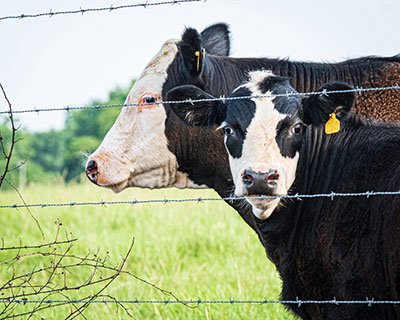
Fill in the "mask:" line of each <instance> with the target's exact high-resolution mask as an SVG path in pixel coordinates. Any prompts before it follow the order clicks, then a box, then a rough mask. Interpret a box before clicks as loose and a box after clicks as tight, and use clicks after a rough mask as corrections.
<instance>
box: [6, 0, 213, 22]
mask: <svg viewBox="0 0 400 320" xmlns="http://www.w3.org/2000/svg"><path fill="white" fill-rule="evenodd" d="M206 1H207V0H172V1H159V2H148V1H146V2H142V3H136V4H125V5H120V6H115V7H114V6H113V5H111V6H109V7H99V8H87V9H85V8H82V7H80V8H79V10H78V9H77V10H64V11H53V10H50V11H49V12H42V13H34V14H24V13H22V14H19V15H14V16H4V17H0V21H1V20H10V19H24V18H39V17H45V16H48V17H50V18H51V17H53V16H57V15H66V14H77V13H80V14H82V15H83V14H84V13H86V12H101V11H108V12H112V11H115V10H119V9H127V8H138V7H142V8H145V9H146V8H147V7H154V6H161V5H168V4H170V5H174V4H181V3H186V2H206Z"/></svg>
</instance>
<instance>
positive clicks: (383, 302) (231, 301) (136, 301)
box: [0, 297, 400, 307]
mask: <svg viewBox="0 0 400 320" xmlns="http://www.w3.org/2000/svg"><path fill="white" fill-rule="evenodd" d="M0 303H17V304H28V303H31V304H58V303H77V304H78V303H79V304H80V303H90V304H108V303H114V304H115V303H118V304H163V305H169V304H170V305H172V304H183V305H201V304H224V305H234V304H255V305H265V304H293V305H297V306H298V307H301V306H302V305H306V304H334V305H343V304H347V305H349V304H359V305H366V306H368V307H372V305H398V304H400V301H398V300H375V299H373V298H372V299H369V298H368V297H367V298H365V300H336V299H335V298H334V299H332V300H301V299H296V300H268V299H260V300H253V299H251V300H235V299H226V300H218V299H216V300H208V299H188V300H180V299H177V300H170V299H164V300H139V299H132V300H116V299H95V300H79V299H78V300H74V299H70V300H46V299H43V300H29V299H15V300H9V299H0Z"/></svg>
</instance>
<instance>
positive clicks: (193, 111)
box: [169, 71, 354, 219]
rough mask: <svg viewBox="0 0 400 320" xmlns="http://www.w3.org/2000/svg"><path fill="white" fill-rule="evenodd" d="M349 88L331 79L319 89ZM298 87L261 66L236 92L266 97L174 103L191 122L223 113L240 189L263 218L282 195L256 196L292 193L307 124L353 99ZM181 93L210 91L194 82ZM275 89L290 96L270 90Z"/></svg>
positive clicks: (343, 107)
mask: <svg viewBox="0 0 400 320" xmlns="http://www.w3.org/2000/svg"><path fill="white" fill-rule="evenodd" d="M349 88H350V87H349V86H348V85H346V84H342V83H332V84H328V85H325V86H324V87H322V88H321V89H320V90H321V92H323V91H324V90H328V91H330V90H341V89H349ZM196 91H197V93H196ZM185 92H186V93H185ZM294 92H295V91H294V89H293V88H292V87H291V86H290V85H289V82H288V80H287V79H285V78H282V77H277V76H274V75H273V74H272V73H271V72H268V71H257V72H252V73H250V79H249V82H248V83H246V84H244V85H242V86H240V87H238V88H237V89H236V90H235V91H234V92H233V94H232V95H231V97H242V96H265V97H263V98H252V99H244V100H229V101H228V102H227V104H226V105H225V104H223V103H222V102H207V103H204V104H200V105H198V106H196V105H193V106H191V104H184V105H178V104H177V105H173V106H172V108H173V109H174V111H175V112H176V113H177V115H178V116H180V117H181V118H182V119H183V120H184V121H186V123H188V124H191V125H210V124H212V123H217V122H219V121H220V119H224V120H223V121H222V123H221V125H220V128H221V129H223V130H224V133H225V146H226V149H227V151H228V153H229V163H230V167H231V171H232V175H233V179H234V183H235V195H237V196H245V197H246V199H247V201H248V202H249V203H250V204H251V205H252V207H253V213H254V214H255V215H256V216H257V217H258V218H260V219H266V218H268V217H269V216H270V215H271V214H272V212H273V211H274V210H275V209H276V208H277V207H278V206H279V205H280V204H281V203H282V202H281V201H280V199H277V198H275V199H256V198H255V197H254V196H259V195H286V194H288V192H289V190H290V187H291V186H292V184H293V182H294V180H295V178H296V171H297V165H298V160H299V156H300V153H301V149H302V145H303V143H305V139H304V135H305V131H306V130H308V129H307V126H309V125H314V126H321V125H322V124H324V123H325V122H326V120H327V119H328V118H329V115H330V114H331V113H332V112H335V113H336V114H337V115H338V118H339V119H340V118H342V117H343V116H344V115H345V114H346V113H347V112H348V111H349V110H350V108H351V106H352V105H353V103H354V95H353V94H352V93H343V94H332V95H331V96H325V95H321V96H310V97H307V98H303V99H301V98H300V97H299V96H295V95H290V93H294ZM177 93H178V94H179V95H180V96H181V97H186V98H191V99H193V97H197V98H206V97H210V96H209V95H205V93H201V91H200V90H199V89H196V88H194V87H193V86H181V87H178V88H176V89H174V90H172V91H171V92H170V93H169V96H171V97H174V95H175V94H177ZM287 93H288V94H287ZM274 94H285V96H278V97H273V96H269V95H274ZM286 94H287V95H286Z"/></svg>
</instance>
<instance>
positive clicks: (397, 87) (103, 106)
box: [0, 85, 400, 114]
mask: <svg viewBox="0 0 400 320" xmlns="http://www.w3.org/2000/svg"><path fill="white" fill-rule="evenodd" d="M388 90H400V85H395V86H389V87H375V88H361V87H360V88H355V89H347V90H332V91H326V90H324V91H313V92H288V93H280V94H268V95H257V96H240V97H225V96H220V97H219V98H207V99H186V100H171V101H168V100H167V101H156V102H151V103H119V104H96V105H91V106H64V107H48V108H46V107H33V108H27V109H21V110H14V111H13V112H14V113H38V114H39V113H40V112H49V111H71V110H87V109H93V110H101V109H107V108H121V107H122V108H126V107H140V106H146V105H154V104H158V105H161V104H168V103H170V104H182V103H190V104H192V105H193V104H194V103H201V102H211V101H224V102H225V101H230V100H249V99H263V98H275V97H289V96H312V95H318V96H321V95H323V96H326V95H329V94H338V93H349V92H355V93H362V92H371V91H388ZM7 113H9V111H6V110H2V111H0V114H7Z"/></svg>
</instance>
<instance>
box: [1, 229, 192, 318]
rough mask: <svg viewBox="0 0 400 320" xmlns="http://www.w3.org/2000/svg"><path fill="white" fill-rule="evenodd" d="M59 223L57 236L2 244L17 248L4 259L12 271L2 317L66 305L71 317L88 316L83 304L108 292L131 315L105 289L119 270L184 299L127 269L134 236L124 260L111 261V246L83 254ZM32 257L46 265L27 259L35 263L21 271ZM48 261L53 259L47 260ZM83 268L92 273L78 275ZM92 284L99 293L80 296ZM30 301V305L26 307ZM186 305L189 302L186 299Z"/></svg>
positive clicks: (6, 284)
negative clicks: (63, 235) (38, 241)
mask: <svg viewBox="0 0 400 320" xmlns="http://www.w3.org/2000/svg"><path fill="white" fill-rule="evenodd" d="M60 226H62V224H61V223H60V222H58V229H57V232H56V236H55V238H54V241H53V242H46V243H43V244H35V245H24V244H23V243H22V240H20V241H19V244H18V245H15V246H8V247H6V246H5V245H4V241H2V248H0V249H1V250H2V252H7V250H9V251H10V252H14V254H13V257H12V258H10V259H8V260H6V261H3V262H2V265H3V268H4V267H6V266H7V265H8V268H10V271H11V272H9V274H10V276H9V279H8V280H6V281H5V282H3V283H2V281H0V295H1V296H0V301H1V304H0V306H1V307H0V319H5V318H7V319H8V318H24V319H30V318H33V317H38V318H40V315H41V314H42V313H43V312H44V311H45V310H47V309H50V308H58V307H61V306H66V305H70V306H71V307H70V310H69V311H68V312H69V314H68V315H67V318H68V319H74V318H76V317H78V316H81V317H82V318H83V319H86V316H85V315H84V313H85V310H86V309H87V308H88V307H90V305H92V304H93V303H92V302H94V301H96V299H99V297H107V298H109V299H110V300H112V301H114V302H115V307H116V308H117V311H116V312H118V309H119V308H121V309H123V310H124V311H125V312H126V314H127V316H132V314H131V313H130V312H129V308H128V307H127V306H125V305H124V302H121V301H119V300H118V299H116V298H115V297H112V296H110V295H109V294H107V292H106V290H107V288H109V287H110V286H111V284H112V283H113V282H114V281H115V280H116V279H117V278H118V277H119V276H121V275H126V276H129V277H130V278H132V279H135V280H137V281H140V282H142V283H143V284H145V285H148V286H150V287H152V288H154V289H156V290H157V291H159V292H161V293H162V294H164V295H167V296H169V297H171V298H173V299H174V300H175V301H176V302H178V301H181V300H180V299H179V298H177V297H176V296H175V295H174V294H173V293H172V292H171V291H167V290H165V289H162V288H160V287H158V286H157V285H155V284H153V283H151V282H149V281H148V280H145V279H143V278H140V277H139V276H136V275H135V274H133V273H131V272H130V271H128V270H124V267H125V266H126V262H127V260H128V258H129V256H130V254H131V252H132V249H133V245H134V239H132V242H131V244H130V246H129V248H128V250H127V252H126V254H125V255H124V256H122V257H121V261H120V262H119V263H116V264H115V265H112V264H110V259H109V254H108V252H107V253H106V254H105V255H101V254H100V253H99V251H96V252H94V253H87V254H85V255H83V256H80V255H77V254H74V253H72V246H73V245H74V244H75V243H76V241H77V239H75V238H69V237H68V235H66V239H59V234H60V232H59V231H60V230H59V229H60ZM30 258H40V259H41V263H42V264H44V266H36V265H34V264H33V263H32V262H29V265H31V266H32V265H34V266H33V267H32V268H31V269H30V270H28V271H27V272H23V273H18V269H19V267H18V266H19V265H20V264H21V263H22V262H23V261H25V260H26V259H30ZM48 259H50V261H49V260H48ZM34 261H36V260H34ZM48 262H49V264H46V263H48ZM26 265H28V264H26ZM82 273H88V276H87V277H86V278H84V279H83V280H80V279H82V276H79V274H82ZM89 288H92V289H91V290H96V291H95V293H94V294H89V295H86V296H84V297H76V295H77V294H79V293H80V292H82V290H85V289H86V290H87V289H89ZM83 292H84V291H83ZM58 297H62V298H63V301H60V300H59V299H58V300H57V298H58ZM77 301H82V303H77ZM28 303H29V305H32V307H30V308H29V307H27V305H28ZM24 305H25V306H24ZM183 305H186V304H185V303H183ZM27 308H28V309H27Z"/></svg>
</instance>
